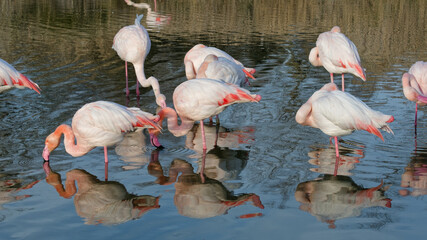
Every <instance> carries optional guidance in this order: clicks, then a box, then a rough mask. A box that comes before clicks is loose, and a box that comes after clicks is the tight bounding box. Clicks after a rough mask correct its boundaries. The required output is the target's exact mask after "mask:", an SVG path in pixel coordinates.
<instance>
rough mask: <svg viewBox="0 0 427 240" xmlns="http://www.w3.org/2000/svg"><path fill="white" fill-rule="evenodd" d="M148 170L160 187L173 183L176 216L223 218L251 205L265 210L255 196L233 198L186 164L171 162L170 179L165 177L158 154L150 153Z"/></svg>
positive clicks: (181, 161)
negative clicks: (244, 206) (229, 213)
mask: <svg viewBox="0 0 427 240" xmlns="http://www.w3.org/2000/svg"><path fill="white" fill-rule="evenodd" d="M148 169H149V174H150V175H152V176H155V177H156V178H157V180H156V182H157V183H159V184H161V185H166V184H173V183H175V197H174V202H175V206H176V208H177V209H178V212H179V214H181V215H183V216H187V217H191V218H210V217H215V216H219V215H223V214H226V213H227V211H228V209H230V208H233V207H237V206H240V205H242V204H244V203H246V202H251V203H252V205H254V206H256V207H259V208H261V209H264V206H263V205H262V203H261V200H260V198H259V196H258V195H256V194H254V193H249V194H239V195H234V194H233V193H232V192H230V191H229V190H228V189H227V188H226V187H225V186H224V185H223V183H221V182H220V181H217V180H215V179H212V178H209V177H207V176H201V174H199V173H195V172H194V169H193V166H191V164H190V163H188V162H187V161H185V160H181V159H175V160H173V161H172V163H171V166H170V167H169V177H166V176H164V174H163V168H162V166H161V165H160V162H159V161H158V151H157V150H155V151H153V154H152V161H151V162H150V165H149V168H148ZM180 173H181V174H180ZM179 174H180V175H179ZM178 175H179V177H178ZM260 215H261V214H260V213H255V214H246V215H243V216H241V217H254V216H260Z"/></svg>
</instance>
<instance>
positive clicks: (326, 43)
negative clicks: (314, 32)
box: [309, 26, 366, 91]
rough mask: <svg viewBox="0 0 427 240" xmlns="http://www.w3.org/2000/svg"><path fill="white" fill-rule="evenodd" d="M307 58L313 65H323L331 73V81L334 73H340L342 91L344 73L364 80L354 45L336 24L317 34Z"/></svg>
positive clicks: (363, 72) (364, 76)
mask: <svg viewBox="0 0 427 240" xmlns="http://www.w3.org/2000/svg"><path fill="white" fill-rule="evenodd" d="M309 60H310V63H311V64H312V65H313V66H323V67H324V68H325V69H326V70H327V71H328V72H329V73H330V74H331V82H334V80H333V74H334V73H337V74H342V89H343V91H344V73H351V74H353V75H355V76H356V77H359V78H361V79H362V80H363V81H366V74H365V71H364V69H363V67H362V65H361V62H360V57H359V53H358V52H357V48H356V45H354V43H353V42H352V41H351V40H350V39H349V38H347V37H346V36H345V35H344V34H343V33H341V30H340V28H339V27H337V26H335V27H333V28H332V29H331V31H329V32H324V33H321V34H320V35H319V37H318V38H317V41H316V47H315V48H313V49H311V51H310V55H309Z"/></svg>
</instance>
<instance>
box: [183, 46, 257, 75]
mask: <svg viewBox="0 0 427 240" xmlns="http://www.w3.org/2000/svg"><path fill="white" fill-rule="evenodd" d="M209 54H214V55H215V56H217V57H223V58H226V59H228V60H230V61H232V62H235V63H236V64H238V65H239V66H241V67H242V71H243V72H244V73H245V74H246V75H247V76H248V77H250V78H253V76H252V74H254V73H255V69H254V68H246V67H244V66H243V64H242V63H241V62H239V61H237V60H236V59H234V58H233V57H232V56H230V55H229V54H228V53H226V52H224V51H222V50H220V49H218V48H214V47H207V46H205V45H203V44H197V45H196V46H194V47H193V48H192V49H190V50H189V51H188V52H187V54H185V58H184V65H185V74H186V76H187V79H188V80H190V79H194V78H196V74H197V71H198V69H199V67H200V65H202V63H203V61H204V60H205V58H206V56H208V55H209Z"/></svg>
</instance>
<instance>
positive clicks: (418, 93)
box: [402, 61, 427, 134]
mask: <svg viewBox="0 0 427 240" xmlns="http://www.w3.org/2000/svg"><path fill="white" fill-rule="evenodd" d="M402 87H403V94H404V95H405V97H406V98H407V99H408V100H410V101H413V102H415V123H414V125H415V134H416V133H417V113H418V105H420V106H424V105H426V104H427V62H423V61H418V62H416V63H414V64H413V65H412V66H411V68H410V69H409V71H408V72H407V73H404V74H403V76H402Z"/></svg>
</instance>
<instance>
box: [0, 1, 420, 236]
mask: <svg viewBox="0 0 427 240" xmlns="http://www.w3.org/2000/svg"><path fill="white" fill-rule="evenodd" d="M146 3H148V4H149V5H150V6H151V9H150V10H148V9H138V8H135V7H133V6H128V5H126V3H125V2H124V1H121V0H102V1H101V0H94V1H83V2H80V1H65V0H64V1H63V0H60V1H48V0H44V1H40V0H18V1H16V0H15V1H13V0H3V1H1V2H0V33H1V34H0V58H2V59H4V60H6V61H8V62H9V63H11V64H12V65H13V66H15V68H17V69H18V70H19V71H21V72H22V73H23V74H25V75H26V76H28V77H29V78H31V79H32V80H33V81H35V82H37V83H38V84H39V86H40V87H41V89H42V94H41V95H38V94H37V93H35V92H34V91H31V90H28V89H26V90H18V89H14V90H10V91H7V92H3V93H1V94H0V136H1V144H0V196H1V197H0V199H1V200H0V221H1V224H0V239H42V238H44V239H57V238H58V237H59V236H60V238H61V239H76V238H77V239H105V238H108V239H135V238H152V239H259V238H266V236H268V238H269V239H311V238H317V239H331V238H332V239H343V238H346V239H356V238H357V239H360V238H362V239H403V238H404V239H415V238H423V237H424V234H423V233H424V232H423V230H424V227H425V221H426V220H427V218H426V215H427V214H426V213H427V208H426V197H425V195H426V194H427V175H426V173H425V172H426V169H427V165H426V164H427V158H426V156H427V143H426V137H425V135H426V132H427V122H426V121H425V120H424V119H425V107H420V108H419V111H418V127H417V135H415V133H414V113H415V105H414V103H413V102H410V101H409V100H407V99H406V98H405V97H404V96H403V92H402V88H401V76H402V74H403V73H405V72H407V71H408V69H409V68H410V66H411V65H412V64H413V63H415V62H416V61H420V60H424V61H426V60H427V49H426V47H425V46H426V40H425V39H426V29H425V26H426V25H427V24H426V20H425V19H426V11H425V9H426V8H427V6H426V5H427V3H426V2H425V1H422V0H420V1H404V0H401V1H393V2H391V3H390V2H387V3H385V2H368V1H367V2H347V1H327V2H323V1H279V0H267V1H257V0H254V1H225V0H223V1H173V0H158V1H157V2H156V6H154V2H153V1H152V0H151V1H147V2H146ZM141 13H143V14H144V18H143V20H142V24H143V25H144V26H145V27H146V28H147V30H148V32H149V34H150V38H151V41H152V48H151V52H150V54H149V55H148V58H147V60H146V66H145V72H146V75H147V76H155V77H156V78H157V79H159V82H160V87H161V90H162V92H163V93H164V94H165V95H166V98H167V104H168V106H172V105H173V103H172V93H173V90H174V89H175V87H176V86H177V85H178V84H179V83H181V82H183V81H185V80H186V78H185V71H184V64H183V59H184V56H185V53H186V52H187V51H188V50H189V49H191V47H192V46H194V45H195V44H198V43H203V44H205V45H208V46H214V47H217V48H220V49H222V50H224V51H226V52H228V53H229V54H230V55H232V56H233V57H234V58H236V59H238V60H239V61H241V62H243V63H244V64H245V65H246V66H249V67H255V68H256V70H257V72H256V74H255V77H256V78H257V80H256V81H253V82H252V83H251V85H250V86H248V87H247V89H248V90H250V91H251V92H253V93H256V94H259V95H261V96H262V100H261V101H260V102H259V103H245V104H239V105H233V106H230V107H229V108H227V109H226V110H225V111H224V112H223V113H221V114H220V119H221V126H220V128H219V134H218V139H217V147H214V146H213V142H214V141H215V131H216V126H215V124H213V125H212V126H207V129H206V131H207V133H208V135H207V141H208V152H207V154H206V165H205V169H204V173H205V181H204V183H202V180H201V179H200V174H199V172H200V170H201V159H202V156H203V152H202V150H201V148H202V147H201V139H200V128H199V127H198V124H196V126H195V127H194V128H193V129H192V131H191V132H190V133H189V134H187V135H186V136H183V137H179V138H177V137H174V136H173V135H172V134H171V133H170V132H168V131H167V130H165V131H163V134H162V135H160V141H161V142H162V144H163V146H164V147H165V148H164V149H162V150H157V149H155V148H154V147H152V146H151V145H150V144H149V138H148V134H147V133H146V132H145V131H137V132H134V133H130V134H129V135H127V136H126V138H125V140H124V141H123V142H122V143H120V144H119V145H118V146H115V147H110V148H109V150H108V154H109V160H110V163H109V165H108V181H105V166H104V162H103V158H104V156H103V149H102V148H96V149H94V150H92V151H91V152H89V153H88V154H86V155H85V156H82V157H77V158H74V157H72V156H70V155H68V154H67V153H66V152H65V149H64V146H63V144H61V145H60V146H59V147H58V148H57V149H56V150H55V151H54V152H52V154H51V160H50V171H51V173H50V175H49V178H48V179H46V174H45V171H44V168H43V167H44V166H43V159H42V157H41V153H42V151H43V148H44V140H45V138H46V136H47V135H49V134H50V133H51V132H52V131H54V129H55V128H56V127H57V126H58V125H60V124H62V123H66V124H71V119H72V117H73V115H74V113H75V111H77V109H79V108H80V107H81V106H83V105H84V104H85V103H88V102H92V101H97V100H108V101H113V102H116V103H119V104H123V105H126V104H127V105H128V106H139V107H140V108H141V109H142V110H144V111H147V112H151V113H155V112H156V110H157V106H156V104H155V102H154V94H153V92H152V91H151V90H150V89H145V88H144V89H142V88H141V89H140V90H141V91H142V96H141V99H140V100H139V101H137V99H136V97H135V82H134V81H135V75H134V71H133V68H132V67H130V68H129V74H130V76H131V77H130V78H131V80H130V81H131V95H130V99H129V101H127V99H126V97H125V91H124V88H125V83H124V63H123V61H122V60H121V59H120V58H119V57H118V56H117V54H116V52H115V51H114V50H113V49H112V48H111V46H112V40H113V38H114V35H115V34H116V32H117V31H118V30H119V29H120V28H121V27H123V26H126V25H131V24H133V23H134V20H135V16H136V14H141ZM334 25H339V26H340V27H341V30H342V32H343V33H345V34H346V35H347V36H348V37H349V38H350V39H352V41H353V42H354V43H355V44H356V46H357V47H358V50H359V54H360V57H361V59H362V65H363V66H364V68H366V73H367V81H366V82H362V81H361V80H360V79H356V78H355V77H353V76H351V75H346V79H347V81H346V83H347V84H346V91H348V92H349V93H351V94H353V95H354V96H356V97H358V98H360V99H361V100H362V101H364V102H365V103H366V104H367V105H369V106H370V107H371V108H373V109H376V110H379V111H382V112H384V113H386V114H392V115H393V116H394V118H395V121H394V122H393V123H391V124H390V127H391V128H392V129H393V132H394V135H392V134H387V133H384V134H383V136H384V140H385V141H384V142H382V141H381V140H380V139H379V138H377V137H376V136H374V135H371V134H369V133H367V132H361V131H360V132H355V133H353V134H352V135H349V136H345V137H343V138H342V140H341V149H340V154H341V158H342V161H341V162H340V166H339V168H338V176H333V174H334V167H335V150H334V146H333V145H332V144H329V137H328V136H327V135H325V134H323V133H322V132H321V131H320V130H319V129H314V128H310V127H307V126H300V125H298V124H297V123H296V122H295V113H296V111H297V110H298V109H299V107H300V106H301V105H302V104H303V103H305V102H306V101H307V99H308V98H309V97H310V96H311V95H312V94H313V92H314V91H316V90H318V89H319V88H320V87H321V86H323V84H325V83H328V82H329V81H330V79H329V73H328V72H327V71H326V70H325V69H324V68H322V67H313V66H311V65H310V63H309V62H308V54H309V51H310V49H311V48H312V47H314V46H315V41H316V39H317V36H318V35H319V34H320V33H322V32H325V31H328V30H330V28H331V27H332V26H334ZM337 79H338V76H337ZM205 123H206V125H208V121H206V122H205ZM415 137H416V138H415ZM45 167H47V166H45ZM46 169H47V168H46ZM66 179H68V181H67V180H66ZM72 179H75V180H77V182H74V181H72ZM67 183H68V184H67ZM76 183H77V184H78V186H77V191H76V192H75V193H73V192H72V191H71V189H72V187H71V186H73V185H75V184H76ZM381 183H383V184H381ZM66 186H68V188H66V189H65V190H67V191H65V192H64V191H63V189H62V187H66ZM67 194H68V195H67Z"/></svg>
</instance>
